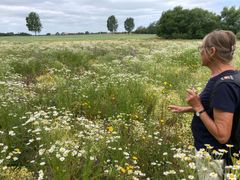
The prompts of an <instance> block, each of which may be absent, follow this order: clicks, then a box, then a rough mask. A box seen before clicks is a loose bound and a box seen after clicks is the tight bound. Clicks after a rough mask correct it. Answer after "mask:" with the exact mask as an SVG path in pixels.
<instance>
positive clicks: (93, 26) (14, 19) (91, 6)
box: [0, 0, 240, 34]
mask: <svg viewBox="0 0 240 180" xmlns="http://www.w3.org/2000/svg"><path fill="white" fill-rule="evenodd" d="M178 5H180V6H182V7H183V8H188V9H191V8H195V7H200V8H203V9H206V10H209V11H212V12H215V13H216V14H220V12H221V10H222V9H223V7H225V6H227V7H230V6H236V7H239V6H240V0H0V32H15V33H17V32H28V30H27V27H26V21H25V18H26V16H27V15H28V13H29V12H31V11H34V12H37V13H38V14H39V16H40V19H41V22H42V25H43V29H42V32H41V34H45V33H48V32H50V33H56V32H85V31H89V32H98V31H107V27H106V21H107V18H108V17H109V16H110V15H115V17H116V18H117V19H118V24H119V27H118V31H124V25H123V24H124V21H125V19H126V18H127V17H132V18H134V21H135V27H138V26H148V25H149V24H150V23H151V22H153V21H156V20H158V19H159V18H160V16H161V14H162V12H163V11H167V10H168V9H173V8H174V7H175V6H178Z"/></svg>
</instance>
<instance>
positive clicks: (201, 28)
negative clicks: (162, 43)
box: [156, 6, 220, 39]
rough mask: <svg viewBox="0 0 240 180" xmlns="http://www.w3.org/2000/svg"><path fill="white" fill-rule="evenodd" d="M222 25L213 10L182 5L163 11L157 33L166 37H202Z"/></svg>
mask: <svg viewBox="0 0 240 180" xmlns="http://www.w3.org/2000/svg"><path fill="white" fill-rule="evenodd" d="M219 27H220V17H219V16H217V15H215V14H214V13H212V12H209V11H207V10H203V9H201V8H195V9H192V10H188V9H183V8H182V7H181V6H177V7H175V8H174V9H173V10H168V11H166V12H163V14H162V16H161V18H160V19H159V21H158V23H157V26H156V28H157V34H158V36H161V37H164V38H185V39H186V38H188V39H193V38H202V37H203V36H204V35H205V34H207V33H209V32H211V31H213V30H214V29H217V28H219Z"/></svg>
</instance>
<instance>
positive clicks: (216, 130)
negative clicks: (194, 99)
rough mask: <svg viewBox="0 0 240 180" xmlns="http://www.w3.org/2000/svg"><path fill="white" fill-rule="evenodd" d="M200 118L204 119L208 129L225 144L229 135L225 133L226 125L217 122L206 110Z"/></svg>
mask: <svg viewBox="0 0 240 180" xmlns="http://www.w3.org/2000/svg"><path fill="white" fill-rule="evenodd" d="M200 119H201V120H202V122H203V124H204V125H205V127H206V128H207V130H208V131H209V132H210V133H211V134H212V135H213V136H214V137H215V139H216V140H217V141H218V142H219V143H221V144H224V143H226V142H227V141H228V138H229V137H228V136H226V135H225V134H224V133H223V132H225V128H224V126H222V125H221V124H216V123H215V121H214V120H213V119H212V118H211V117H210V116H209V115H208V114H207V113H206V112H204V113H202V114H201V115H200Z"/></svg>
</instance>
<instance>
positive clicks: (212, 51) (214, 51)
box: [210, 47, 216, 57]
mask: <svg viewBox="0 0 240 180" xmlns="http://www.w3.org/2000/svg"><path fill="white" fill-rule="evenodd" d="M215 53H216V48H215V47H211V48H210V56H211V57H213V56H214V54H215Z"/></svg>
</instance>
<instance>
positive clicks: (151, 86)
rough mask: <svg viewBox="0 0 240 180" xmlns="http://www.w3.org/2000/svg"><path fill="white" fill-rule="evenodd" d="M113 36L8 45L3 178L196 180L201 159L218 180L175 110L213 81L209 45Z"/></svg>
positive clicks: (239, 164)
mask: <svg viewBox="0 0 240 180" xmlns="http://www.w3.org/2000/svg"><path fill="white" fill-rule="evenodd" d="M114 36H117V35H112V37H111V38H110V39H107V38H106V39H101V38H100V39H96V40H94V39H87V38H86V39H79V40H76V39H75V40H73V39H72V38H70V39H68V38H62V39H61V38H58V39H56V40H54V38H52V37H51V38H49V39H47V38H46V37H44V38H43V39H41V37H38V38H36V39H34V37H27V38H30V39H27V38H26V39H24V40H21V38H16V39H13V38H12V39H7V38H4V39H0V63H1V66H0V101H1V103H0V179H7V180H10V179H24V180H25V179H26V180H32V179H38V180H40V179H54V180H66V179H69V180H73V179H84V180H88V179H110V180H111V179H133V180H135V179H148V180H150V179H197V176H198V174H197V169H196V163H195V162H196V159H197V158H204V160H205V162H206V167H205V171H209V174H210V176H211V177H212V179H214V178H216V177H217V174H216V173H215V172H212V171H211V170H210V168H208V165H209V164H210V162H211V161H212V160H211V157H209V156H208V153H207V152H205V151H203V152H201V153H200V154H198V155H195V150H194V148H193V146H192V144H193V141H192V136H191V130H190V123H191V117H192V114H191V113H189V114H173V113H171V112H170V111H169V110H168V108H167V107H168V105H169V104H185V93H186V89H187V88H189V87H195V88H196V89H197V90H198V91H199V92H200V91H201V89H202V88H203V86H204V84H205V83H206V81H207V79H208V77H209V73H210V72H209V71H208V70H207V69H206V68H204V67H201V64H200V57H199V52H198V51H197V46H198V45H199V44H200V43H201V42H200V41H197V40H191V41H190V40H188V41H182V40H168V41H167V40H161V39H157V38H155V37H153V36H151V37H150V36H149V37H145V36H144V37H142V38H139V37H140V36H134V37H132V38H128V36H123V37H121V38H113V37H114ZM129 36H130V37H131V35H129ZM235 60H236V65H237V67H239V65H240V64H239V63H240V49H237V52H236V55H235ZM229 148H231V147H229ZM207 149H209V151H211V147H209V146H207ZM215 153H217V154H218V155H219V157H220V156H222V155H223V153H225V152H223V151H221V150H219V152H215ZM236 156H238V154H236ZM233 160H235V158H234V157H233ZM234 163H235V164H234V166H229V167H226V173H227V174H226V179H237V178H239V177H240V161H237V160H235V161H234Z"/></svg>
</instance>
